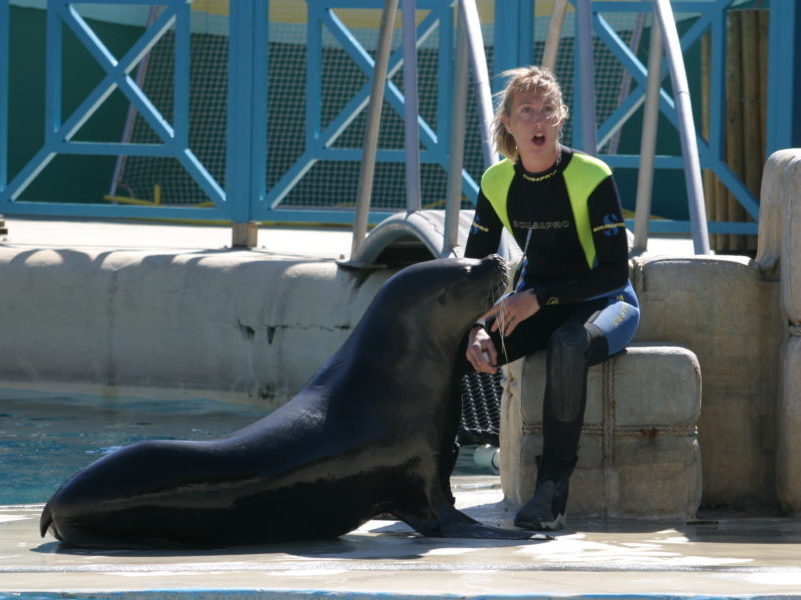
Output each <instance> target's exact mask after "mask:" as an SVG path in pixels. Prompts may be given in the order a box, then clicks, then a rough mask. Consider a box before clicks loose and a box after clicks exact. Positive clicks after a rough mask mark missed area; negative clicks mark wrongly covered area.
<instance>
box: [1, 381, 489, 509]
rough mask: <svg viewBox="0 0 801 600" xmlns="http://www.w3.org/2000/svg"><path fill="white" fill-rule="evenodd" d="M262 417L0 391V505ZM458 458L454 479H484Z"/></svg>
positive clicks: (238, 410) (216, 405) (211, 407)
mask: <svg viewBox="0 0 801 600" xmlns="http://www.w3.org/2000/svg"><path fill="white" fill-rule="evenodd" d="M265 414H267V411H265V410H264V409H259V408H256V407H252V406H248V405H239V404H234V403H227V402H217V401H213V400H200V399H198V400H152V399H136V398H124V399H113V400H110V399H105V398H99V397H92V396H71V395H70V396H67V395H42V394H34V393H31V392H20V391H2V390H0V505H4V504H34V503H41V502H46V501H47V500H48V498H50V496H51V495H52V494H53V492H55V491H56V489H58V487H59V486H60V485H61V484H62V483H63V482H64V481H65V480H66V479H67V478H68V477H70V476H71V475H72V474H73V473H75V472H76V471H78V470H79V469H81V468H83V467H84V466H86V465H87V464H89V463H90V462H92V461H94V460H96V459H97V458H99V457H100V456H102V455H104V454H107V453H109V452H111V451H113V450H114V449H116V448H118V447H120V446H123V445H126V444H130V443H133V442H137V441H140V440H148V439H162V440H165V439H179V440H180V439H185V440H206V439H213V438H216V437H220V436H225V435H228V434H229V433H232V432H233V431H236V430H237V429H239V428H241V427H243V426H245V425H247V424H248V423H252V422H253V421H255V420H257V419H259V418H261V417H263V416H264V415H265ZM489 473H490V471H488V470H487V469H486V468H482V467H479V466H477V465H475V464H474V463H473V460H472V448H469V447H468V448H464V449H463V452H461V453H460V455H459V460H458V461H457V465H456V474H460V475H471V474H483V475H486V474H489Z"/></svg>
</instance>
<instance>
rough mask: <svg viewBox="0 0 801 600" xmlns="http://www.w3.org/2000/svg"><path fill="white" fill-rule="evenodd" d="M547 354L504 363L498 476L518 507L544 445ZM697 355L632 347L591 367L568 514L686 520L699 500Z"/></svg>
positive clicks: (528, 491) (669, 348)
mask: <svg viewBox="0 0 801 600" xmlns="http://www.w3.org/2000/svg"><path fill="white" fill-rule="evenodd" d="M544 392H545V353H544V352H539V353H536V354H534V355H532V356H530V357H527V358H525V359H522V360H520V361H517V363H515V364H514V365H511V366H510V367H509V369H508V373H507V383H506V389H505V391H504V397H503V401H502V415H501V419H502V425H501V474H502V477H501V481H502V485H503V490H504V493H505V494H506V497H507V498H508V500H510V501H511V502H512V503H513V504H516V505H520V504H522V503H523V502H525V501H526V500H527V499H528V498H529V497H530V496H531V495H532V494H533V493H534V484H535V481H536V476H537V472H536V462H535V458H536V456H537V455H538V454H540V453H541V448H542V402H543V396H544ZM700 410H701V371H700V368H699V366H698V361H697V359H696V357H695V355H694V354H693V353H692V352H691V351H689V350H687V349H686V348H682V347H678V346H668V345H642V344H640V345H633V346H631V347H630V348H629V349H628V350H626V351H625V352H623V353H621V354H619V355H617V356H615V357H613V358H612V359H610V360H609V361H607V362H605V363H603V364H600V365H596V366H594V367H592V368H591V369H590V372H589V376H588V381H587V410H586V414H585V425H584V429H583V431H582V439H581V448H580V451H579V462H578V465H577V469H576V472H575V474H574V476H573V479H572V480H571V495H570V500H569V504H568V512H569V513H570V514H571V515H573V516H579V517H598V516H602V517H621V518H629V517H631V518H671V519H686V518H688V517H692V516H693V515H694V514H695V511H696V510H697V508H698V505H699V503H700V500H701V459H700V452H699V448H698V442H697V431H696V423H697V420H698V417H699V414H700Z"/></svg>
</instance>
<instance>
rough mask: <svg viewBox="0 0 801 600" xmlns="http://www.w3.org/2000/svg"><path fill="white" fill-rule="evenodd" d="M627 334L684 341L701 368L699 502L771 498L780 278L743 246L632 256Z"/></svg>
mask: <svg viewBox="0 0 801 600" xmlns="http://www.w3.org/2000/svg"><path fill="white" fill-rule="evenodd" d="M633 282H634V286H635V289H636V290H637V294H638V296H639V299H640V305H641V319H640V328H639V331H638V332H637V336H636V337H635V341H642V340H648V341H657V342H662V343H670V344H676V345H679V346H683V347H685V348H688V349H690V350H691V351H692V352H693V353H694V354H695V355H696V356H697V357H698V362H699V363H700V365H701V371H702V373H703V374H704V388H703V402H702V411H701V417H700V419H699V422H698V426H699V436H698V442H699V444H700V447H701V452H702V454H703V469H704V474H703V479H704V498H703V500H704V503H705V504H709V505H715V506H727V507H731V508H752V507H754V506H763V507H772V506H775V503H776V497H775V492H774V487H775V486H774V477H775V440H776V421H775V419H776V407H775V403H776V398H777V395H778V393H779V385H778V382H779V381H780V359H779V354H780V348H781V346H782V344H783V342H784V339H785V338H786V320H783V318H782V314H781V312H782V311H781V306H780V302H779V284H778V282H777V281H775V280H770V279H766V278H765V276H764V273H763V270H762V269H761V268H760V265H759V264H757V263H756V262H754V261H752V260H750V259H749V258H748V257H745V256H689V257H660V256H654V257H641V258H638V259H636V260H635V263H634V273H633Z"/></svg>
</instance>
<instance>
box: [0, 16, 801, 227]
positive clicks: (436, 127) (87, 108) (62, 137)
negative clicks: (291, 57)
mask: <svg viewBox="0 0 801 600" xmlns="http://www.w3.org/2000/svg"><path fill="white" fill-rule="evenodd" d="M90 3H91V4H106V5H115V4H118V5H119V4H129V5H130V4H142V5H151V4H152V1H151V0H92V2H90ZM75 4H78V3H76V2H72V1H71V0H47V51H46V98H47V99H46V105H45V113H46V114H45V116H44V121H45V136H44V140H43V142H42V146H41V148H40V149H39V151H38V152H37V153H36V154H35V155H34V156H33V158H31V159H30V160H29V161H28V162H27V163H26V164H25V165H24V166H23V167H22V169H20V170H19V172H17V173H15V174H14V175H13V177H12V178H11V180H10V181H9V179H8V161H7V156H8V109H9V100H8V99H9V95H10V94H13V93H14V90H10V89H9V77H8V71H9V51H10V48H9V33H10V32H9V29H10V25H9V0H0V213H5V214H30V215H58V216H93V217H144V218H191V219H205V220H211V219H214V220H225V221H232V222H236V223H245V222H250V221H260V220H286V221H307V222H350V221H351V219H352V216H353V214H352V212H351V211H349V210H324V209H315V210H299V209H285V208H281V201H282V199H284V198H285V197H286V195H287V194H288V193H289V191H290V190H291V189H292V188H293V186H294V185H295V184H296V183H297V182H298V181H299V180H300V179H301V178H302V177H303V175H304V174H305V173H306V172H307V171H308V170H309V169H310V168H311V167H312V165H314V164H315V162H316V161H319V160H328V161H331V160H333V161H356V162H358V161H359V160H360V157H361V150H360V149H359V148H341V147H336V148H335V147H334V144H333V142H334V141H335V140H336V139H337V137H338V136H339V135H340V134H341V132H342V131H344V130H345V128H346V127H347V126H348V124H349V123H351V122H352V121H353V120H354V118H355V117H356V116H357V115H358V114H359V113H360V112H361V111H362V110H363V109H364V108H365V106H366V105H367V101H368V94H369V89H370V86H369V81H368V83H367V84H365V85H364V86H363V87H362V88H361V89H359V90H358V92H357V93H356V94H355V95H354V96H353V97H352V98H351V99H350V100H349V101H348V102H346V103H345V105H344V106H343V108H342V109H341V110H340V111H339V113H338V114H337V115H336V117H335V118H334V119H332V120H330V121H329V122H328V123H327V124H324V123H323V122H322V119H321V106H320V102H319V99H320V97H321V93H320V88H319V86H320V78H319V73H320V69H321V64H322V42H321V39H322V32H323V29H325V30H326V31H327V32H329V34H330V35H332V36H333V37H334V39H335V40H336V41H337V42H338V43H339V44H340V46H341V48H342V49H343V50H344V51H345V52H346V53H347V55H348V56H349V57H350V59H351V60H352V61H353V62H354V63H355V64H356V65H358V67H359V68H360V69H361V71H362V72H363V73H364V74H365V76H366V77H367V78H368V80H369V77H370V74H371V72H372V67H373V59H372V57H371V55H370V53H369V52H368V51H367V50H366V49H365V48H364V47H363V46H362V45H360V44H359V42H358V41H357V39H356V37H355V36H353V35H351V34H350V32H349V31H348V29H347V27H346V26H345V25H344V24H343V22H342V21H341V20H340V19H339V18H338V17H337V15H336V12H335V11H334V9H338V8H373V9H377V8H381V6H382V4H383V2H382V1H381V0H350V1H347V0H340V1H336V0H307V8H308V29H307V31H308V37H307V69H306V81H305V90H306V106H305V117H304V118H305V131H306V134H305V146H304V151H303V154H302V156H300V158H298V159H297V160H296V161H295V162H294V164H292V166H291V167H290V168H289V169H288V170H287V171H286V173H285V174H284V176H283V177H281V178H280V179H279V180H278V181H277V182H276V183H274V184H273V185H272V186H271V187H270V189H267V183H266V177H265V163H266V160H265V156H266V154H267V143H266V132H267V128H268V127H269V123H267V122H266V120H267V117H266V115H267V105H268V98H269V90H268V86H267V65H268V48H269V45H268V41H269V40H268V27H267V22H268V17H267V15H268V4H269V3H268V1H267V0H236V1H231V2H230V19H229V40H230V42H229V46H228V75H227V77H228V81H227V85H228V91H227V111H228V115H227V133H226V139H225V144H226V169H225V178H224V181H218V180H216V179H215V178H214V177H213V176H212V175H211V173H210V172H209V169H207V168H206V166H204V164H203V163H202V162H201V161H200V160H199V159H198V158H197V156H196V155H195V154H194V153H193V152H192V150H191V149H190V147H189V143H188V131H189V102H190V90H189V61H190V56H189V52H190V16H191V15H190V6H189V3H187V1H186V0H161V1H160V2H159V3H158V4H159V5H160V6H163V7H164V8H163V10H162V12H161V14H160V15H159V17H158V19H157V20H156V21H155V22H154V23H153V24H152V25H151V26H150V27H148V28H147V29H146V30H145V31H144V33H143V34H142V36H141V37H140V38H139V40H137V41H136V43H135V44H134V45H133V46H132V47H131V48H130V49H129V50H128V51H127V52H126V53H125V54H124V55H123V56H122V57H121V58H119V59H117V58H115V57H114V55H113V54H112V53H111V52H110V51H109V50H108V48H107V47H106V46H105V45H104V44H103V41H102V40H101V39H99V38H98V37H97V35H95V33H94V32H93V31H92V29H91V27H89V26H88V25H87V24H86V22H85V21H84V19H83V18H82V17H81V16H80V14H79V13H78V11H77V10H76V9H75V6H74V5H75ZM80 4H87V2H81V3H80ZM730 4H731V0H706V1H704V0H699V1H678V0H677V1H674V2H673V3H672V5H673V7H674V11H675V12H683V11H684V12H693V13H698V14H699V17H698V18H697V19H696V20H695V21H694V22H693V24H692V25H691V26H690V27H689V28H688V29H687V31H685V33H684V35H683V36H682V39H681V43H682V48H683V49H685V50H686V49H688V48H690V47H691V46H693V45H694V44H696V43H698V40H699V38H700V36H701V35H702V34H704V33H705V32H707V31H709V32H710V33H711V55H712V64H713V68H712V81H711V86H710V89H711V90H712V102H711V109H710V113H711V119H710V135H709V139H708V140H706V139H704V138H702V137H701V136H698V145H699V150H700V154H701V162H702V166H703V167H705V168H709V169H711V170H713V171H714V172H715V173H716V174H717V175H718V177H719V178H720V180H721V181H722V182H723V183H724V184H725V185H726V186H727V187H728V188H729V189H730V190H731V191H732V193H733V194H734V196H735V197H736V198H737V200H738V201H739V202H740V203H741V204H742V205H743V207H744V208H745V210H746V212H747V213H748V215H749V216H750V217H751V218H752V219H754V221H756V220H758V201H757V200H756V199H755V198H754V197H753V195H752V194H751V193H750V192H749V191H748V190H747V189H746V187H745V185H744V184H743V182H742V181H741V180H740V179H739V178H738V177H737V176H736V175H735V174H734V173H732V171H731V169H730V168H729V167H728V165H727V164H726V163H725V160H724V148H723V140H724V136H725V106H724V104H725V101H724V89H725V82H724V80H723V74H724V73H725V30H726V27H725V14H726V9H727V8H728V6H729V5H730ZM453 5H454V0H418V2H417V6H418V7H419V8H421V9H426V10H428V11H429V12H428V14H427V16H426V17H425V18H424V19H423V20H422V22H420V23H419V24H418V26H417V37H418V43H422V41H423V40H425V39H426V38H427V36H428V35H430V33H431V32H432V30H433V29H434V28H437V30H438V35H439V46H438V52H439V59H438V74H437V79H438V86H439V90H438V99H437V115H438V118H437V121H436V124H431V123H429V122H428V121H426V120H425V119H424V118H423V117H422V116H421V117H419V118H418V127H419V131H420V139H421V143H422V146H423V148H422V151H421V161H422V162H429V163H433V164H439V165H441V166H442V167H443V168H447V157H448V148H447V140H448V139H449V137H450V136H449V131H450V121H449V119H448V118H447V115H448V112H449V107H450V106H451V97H450V90H451V88H452V73H451V70H452V69H451V65H452V62H453V60H452V59H453V56H452V53H453V46H454V44H453V41H454V40H453V36H454V32H453V22H454V19H453V12H452V11H453ZM795 5H796V3H795V2H782V1H781V0H772V2H771V4H770V7H771V13H770V31H771V34H770V55H769V65H770V66H769V97H768V103H769V107H770V109H769V111H768V126H767V129H768V130H767V140H768V141H767V149H766V150H767V152H768V153H770V152H772V151H773V150H776V149H779V148H782V147H788V146H790V145H792V143H793V140H792V137H791V136H792V128H791V127H789V126H788V124H789V123H792V122H793V118H794V115H793V111H794V103H793V102H794V95H793V92H794V89H793V79H792V78H791V77H789V76H787V68H788V65H790V66H792V64H793V63H792V54H793V50H792V49H793V48H797V46H798V41H797V40H796V39H795V36H796V33H797V32H796V27H797V25H796V23H797V21H798V19H797V15H796V11H797V10H799V9H797V8H796V6H795ZM534 6H535V3H534V2H533V1H532V0H496V3H495V17H496V22H495V28H496V29H495V31H496V34H495V36H494V37H495V41H494V61H493V62H494V71H495V72H496V73H497V72H499V71H501V70H503V69H505V68H508V67H511V66H514V65H516V64H520V63H521V62H528V61H529V60H530V59H528V57H530V56H531V54H532V52H531V46H532V43H533V41H532V30H531V27H527V26H526V21H527V20H530V19H531V18H532V16H533V7H534ZM594 9H595V10H594V13H593V30H594V33H595V35H596V36H597V37H598V39H600V40H601V41H602V42H603V43H604V44H605V45H606V46H607V47H608V48H609V50H610V51H611V52H612V53H613V54H614V55H615V56H616V57H617V59H618V60H619V61H620V63H621V64H622V65H624V67H625V68H626V69H628V71H629V72H630V73H631V75H632V78H633V81H634V83H635V84H636V85H634V86H633V90H632V91H631V93H630V94H629V95H628V96H627V97H626V98H625V99H624V100H623V102H622V103H621V104H620V105H619V106H618V108H617V109H616V110H615V111H614V112H613V113H612V114H611V115H610V116H608V117H607V118H606V119H604V121H603V122H602V123H600V124H599V126H598V139H601V140H602V139H604V138H605V137H606V136H608V135H610V134H611V132H613V131H614V130H615V129H616V128H617V127H618V126H619V125H620V123H622V122H623V121H625V120H626V119H627V118H628V117H629V116H630V115H631V114H632V113H633V112H634V111H635V110H636V109H637V107H639V106H640V104H641V103H642V102H643V99H644V94H645V89H646V79H647V73H646V69H645V66H644V65H643V63H642V62H641V61H640V60H639V58H638V57H637V56H636V55H635V54H634V53H632V52H631V50H630V49H629V48H628V46H627V45H626V44H625V43H624V42H623V41H622V40H621V38H620V37H619V35H618V34H617V33H616V32H615V31H614V29H613V28H612V27H611V26H610V25H609V23H608V22H607V20H606V18H605V16H604V14H606V13H610V12H615V11H621V12H629V13H631V12H634V11H642V12H649V13H650V12H651V10H652V6H651V2H648V1H642V2H613V1H604V2H596V3H594ZM63 27H68V28H69V29H70V30H71V31H72V33H73V34H74V35H75V37H76V38H77V39H78V40H79V41H80V42H81V44H82V45H83V47H84V48H85V49H86V51H87V52H88V53H89V54H90V56H92V57H93V59H94V60H95V61H96V62H97V64H99V65H100V66H101V67H102V68H103V70H104V72H105V75H104V77H103V78H102V81H101V82H100V83H99V84H98V85H96V86H95V88H94V89H93V90H92V91H91V93H89V95H88V96H87V97H86V99H85V100H84V101H83V102H82V103H81V104H80V105H79V107H78V108H77V109H75V110H74V111H73V112H72V113H71V114H70V115H68V116H67V117H66V118H62V105H61V92H62V44H63V41H62V29H63ZM170 29H172V30H173V31H174V45H175V48H174V51H175V62H174V71H173V74H172V76H173V80H174V81H173V83H174V90H175V92H174V95H173V107H172V112H173V114H172V115H171V116H170V117H168V116H167V115H164V114H162V113H161V112H160V111H159V110H158V109H157V108H156V107H155V106H154V105H153V103H152V102H151V101H150V100H149V99H148V97H147V96H146V95H145V94H144V93H143V91H142V90H141V89H140V88H139V87H138V86H137V85H136V84H135V82H134V80H133V78H132V77H131V72H132V71H133V70H134V69H135V68H136V65H137V64H138V63H139V61H140V60H141V59H142V57H143V56H144V55H145V54H146V53H147V51H148V50H149V49H150V48H152V47H153V45H154V44H156V43H157V42H158V40H159V39H161V37H162V36H163V35H164V34H165V32H166V31H168V30H170ZM401 66H402V55H401V50H400V49H399V50H397V51H396V52H395V53H394V54H393V55H392V57H391V60H390V73H392V72H395V71H397V70H398V69H399V68H400V67H401ZM576 71H578V69H576ZM115 90H119V91H121V92H122V93H123V94H124V95H125V96H126V98H127V99H128V101H129V102H131V103H132V104H133V105H134V106H135V107H136V109H137V110H138V112H139V114H140V115H142V116H143V117H144V119H145V120H146V121H147V123H148V124H149V126H150V127H151V129H152V130H153V132H155V134H156V135H157V136H158V138H159V143H155V144H135V143H110V142H89V141H76V140H75V139H73V138H74V136H75V134H76V132H77V131H78V130H79V129H80V127H81V126H82V125H83V124H84V123H85V122H86V121H87V120H88V119H89V118H90V117H91V116H92V115H93V114H94V113H95V111H97V110H98V108H99V107H100V105H101V104H102V103H103V102H104V101H105V100H106V98H108V97H109V95H110V94H111V93H112V92H114V91H115ZM386 98H387V101H388V103H389V105H390V106H391V107H392V109H394V110H395V111H397V112H398V114H403V102H404V99H403V94H402V92H401V91H400V90H399V89H397V87H396V86H395V85H394V84H393V83H392V82H391V81H389V80H388V84H387V91H386ZM796 100H797V99H796ZM660 108H661V110H662V112H663V114H664V115H665V116H666V117H667V119H668V120H669V121H670V122H672V123H674V125H675V123H676V111H675V106H674V104H673V100H672V98H671V97H670V96H669V94H667V93H666V92H664V91H663V93H662V96H661V103H660ZM58 154H81V155H109V156H115V155H118V154H125V155H138V156H151V157H169V158H172V159H175V160H177V161H178V163H179V164H180V165H181V166H182V167H183V169H184V170H185V171H186V172H187V173H188V174H189V175H190V177H191V178H192V180H193V181H194V182H196V183H197V185H198V186H199V187H200V188H201V189H202V190H203V192H204V193H205V194H206V196H207V197H208V199H209V200H210V201H211V202H212V203H213V206H212V207H210V208H200V207H196V206H194V207H193V206H158V207H155V206H130V205H108V204H75V203H71V204H64V203H58V202H39V201H36V202H33V201H24V200H21V199H20V196H21V194H22V193H23V192H24V190H25V189H26V187H27V186H28V185H29V184H30V183H31V182H32V181H33V180H34V179H35V178H36V177H37V175H38V174H40V173H41V172H42V170H43V169H44V168H45V166H46V165H47V164H48V163H49V162H50V161H51V160H52V159H53V158H54V157H55V156H56V155H58ZM602 158H604V159H605V160H606V161H607V162H608V163H609V164H610V165H611V166H613V167H627V168H636V167H637V166H638V162H639V157H638V156H637V155H619V154H617V155H602ZM267 159H269V157H268V156H267ZM377 159H378V160H379V161H391V162H403V160H404V156H403V151H402V150H392V149H383V150H381V149H380V150H379V152H378V156H377ZM656 166H657V168H669V169H677V168H678V169H680V168H681V167H682V165H681V159H680V157H674V156H658V157H657V159H656ZM462 182H463V188H464V192H465V195H466V196H467V197H469V198H471V199H474V198H475V196H476V193H477V184H476V182H475V180H474V178H472V177H471V176H470V175H469V174H468V173H467V172H463V177H462ZM386 215H387V211H386V210H384V211H374V212H373V214H372V215H371V220H372V221H373V222H375V221H377V220H380V219H381V218H383V217H385V216H386ZM653 225H654V226H653V227H652V231H657V232H659V231H688V230H689V223H687V222H677V221H660V222H654V224H653ZM709 226H710V231H712V232H717V233H724V232H725V233H755V232H756V224H755V223H714V222H713V223H710V224H709Z"/></svg>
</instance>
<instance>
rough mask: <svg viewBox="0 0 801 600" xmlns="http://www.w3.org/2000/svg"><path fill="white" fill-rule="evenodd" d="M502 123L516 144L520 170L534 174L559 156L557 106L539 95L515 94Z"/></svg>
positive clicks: (559, 127)
mask: <svg viewBox="0 0 801 600" xmlns="http://www.w3.org/2000/svg"><path fill="white" fill-rule="evenodd" d="M503 124H504V126H505V127H506V131H508V132H509V133H510V134H511V135H512V137H513V138H514V139H515V143H516V144H517V151H518V154H519V155H520V160H521V161H522V162H523V167H525V169H526V170H528V171H532V172H537V171H544V170H545V169H547V168H549V167H550V166H551V165H552V164H553V163H554V162H555V161H556V157H557V156H558V153H559V132H560V131H561V129H562V119H561V118H560V111H559V106H558V105H557V104H556V102H554V101H553V100H550V99H543V97H542V95H541V94H540V93H539V92H536V91H532V92H517V93H516V94H515V95H514V97H513V98H512V104H511V108H510V114H508V115H505V116H504V117H503Z"/></svg>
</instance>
